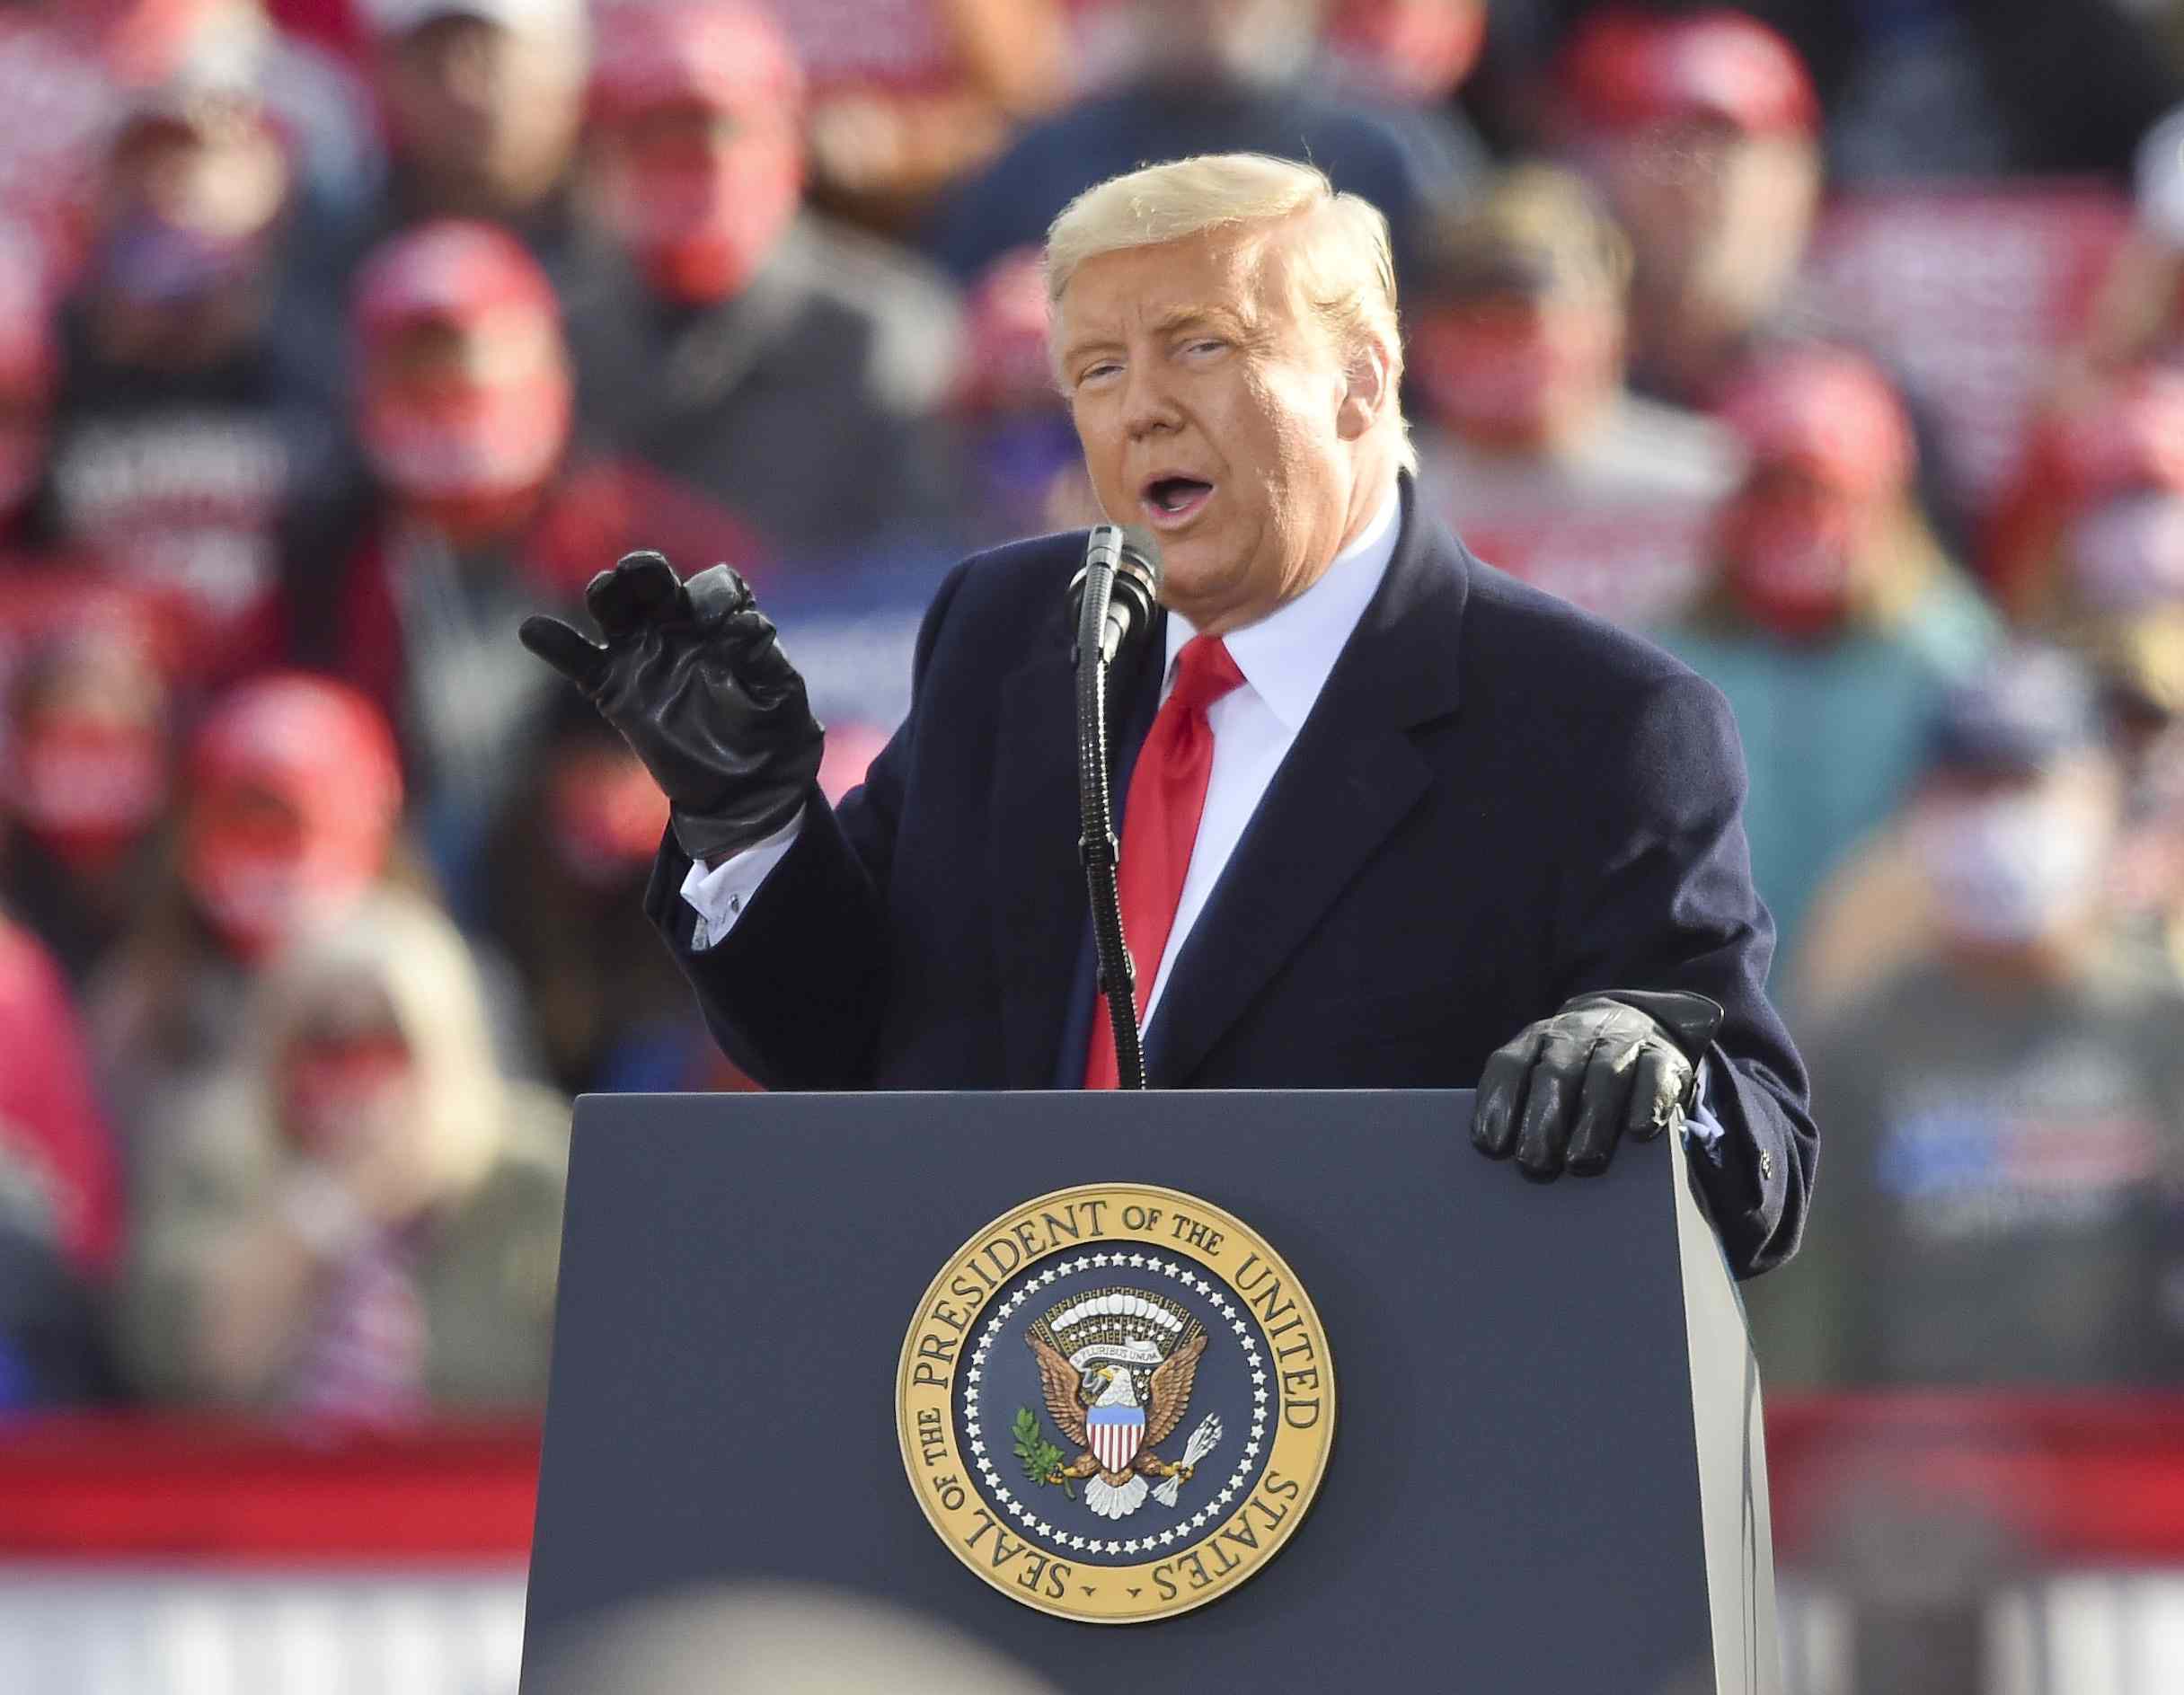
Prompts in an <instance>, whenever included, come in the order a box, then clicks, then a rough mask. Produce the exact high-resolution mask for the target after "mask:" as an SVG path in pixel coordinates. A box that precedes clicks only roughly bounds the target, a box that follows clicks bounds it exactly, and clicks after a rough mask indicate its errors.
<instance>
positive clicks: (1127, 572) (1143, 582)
mask: <svg viewBox="0 0 2184 1695" xmlns="http://www.w3.org/2000/svg"><path fill="white" fill-rule="evenodd" d="M1160 583H1161V560H1160V543H1158V542H1156V541H1154V539H1153V536H1152V535H1151V534H1150V533H1148V532H1147V531H1145V530H1140V529H1136V528H1131V529H1127V530H1126V529H1124V528H1123V527H1122V526H1121V525H1119V524H1100V525H1094V526H1093V527H1092V534H1091V536H1090V537H1089V538H1088V539H1087V540H1086V541H1085V543H1084V563H1083V565H1082V566H1080V567H1079V568H1078V569H1077V574H1076V575H1075V576H1074V578H1071V579H1070V583H1069V623H1070V627H1071V628H1072V629H1073V630H1076V631H1078V632H1079V646H1078V652H1077V658H1078V659H1079V660H1080V662H1081V661H1082V660H1083V658H1084V657H1085V652H1084V648H1083V640H1084V637H1085V635H1086V634H1087V633H1089V632H1087V631H1084V630H1083V619H1084V600H1085V596H1086V595H1087V594H1088V593H1090V594H1092V595H1094V596H1100V597H1101V599H1102V600H1103V602H1104V604H1103V605H1102V606H1101V614H1102V615H1101V622H1100V629H1099V636H1098V646H1097V648H1096V649H1094V650H1093V651H1094V652H1095V653H1096V654H1097V656H1098V658H1100V660H1101V662H1102V663H1103V664H1107V665H1112V664H1113V663H1114V662H1115V660H1116V658H1118V657H1119V655H1120V654H1121V653H1122V651H1123V649H1126V648H1127V647H1128V646H1129V645H1130V643H1131V642H1132V641H1133V640H1135V639H1136V638H1137V637H1139V636H1142V635H1143V634H1145V631H1148V630H1150V629H1151V628H1152V627H1153V609H1154V606H1155V605H1158V604H1159V600H1160Z"/></svg>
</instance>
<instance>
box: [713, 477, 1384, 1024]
mask: <svg viewBox="0 0 2184 1695" xmlns="http://www.w3.org/2000/svg"><path fill="white" fill-rule="evenodd" d="M1401 516H1402V501H1401V497H1400V496H1399V494H1398V493H1397V491H1396V490H1395V487H1394V485H1393V483H1391V484H1390V485H1389V488H1388V495H1387V499H1385V500H1384V501H1383V502H1382V504H1381V508H1380V510H1379V511H1378V512H1377V513H1376V514H1375V516H1374V517H1373V520H1372V522H1371V523H1369V524H1367V525H1366V527H1365V531H1364V533H1363V534H1360V535H1359V536H1358V537H1357V540H1356V541H1355V542H1352V543H1350V544H1349V545H1348V547H1346V548H1344V549H1343V550H1342V552H1340V553H1338V554H1336V555H1335V558H1334V561H1333V562H1332V563H1331V564H1330V565H1329V566H1328V568H1327V569H1326V571H1325V572H1324V573H1323V574H1322V576H1321V578H1320V579H1319V581H1317V582H1316V583H1314V584H1313V586H1312V587H1310V588H1307V589H1306V590H1305V591H1304V593H1303V594H1301V595H1299V596H1297V597H1296V598H1295V600H1292V601H1288V602H1287V603H1285V604H1284V605H1280V606H1278V607H1277V608H1275V610H1274V611H1273V612H1271V613H1269V614H1268V615H1267V616H1266V617H1264V618H1262V619H1260V621H1259V622H1257V623H1255V624H1251V625H1248V626H1246V627H1245V628H1244V629H1242V630H1233V631H1230V632H1229V633H1228V635H1227V637H1226V638H1225V640H1226V641H1227V644H1228V651H1229V657H1230V658H1233V659H1234V660H1235V662H1236V668H1237V669H1238V670H1239V671H1241V672H1242V673H1243V682H1242V684H1241V685H1240V686H1239V687H1237V688H1234V689H1233V690H1231V691H1230V692H1229V693H1227V694H1225V695H1224V696H1223V697H1222V698H1221V699H1220V700H1218V701H1216V702H1214V703H1213V705H1212V706H1211V707H1210V708H1209V709H1208V710H1207V714H1206V721H1207V725H1208V726H1209V727H1210V728H1211V729H1212V730H1213V736H1214V763H1213V770H1212V772H1211V773H1210V774H1209V776H1208V777H1207V784H1206V809H1205V811H1204V812H1203V813H1201V814H1200V815H1199V818H1198V840H1197V842H1196V843H1195V844H1194V845H1193V847H1192V849H1191V852H1190V870H1189V873H1188V874H1187V875H1186V876H1185V877H1184V878H1183V893H1182V897H1181V899H1180V901H1179V902H1178V903H1177V905H1176V910H1175V923H1173V924H1172V926H1170V928H1169V931H1168V950H1167V952H1166V953H1164V954H1163V955H1162V956H1161V962H1160V971H1159V974H1158V975H1157V976H1155V977H1154V979H1153V990H1152V993H1151V994H1150V995H1148V996H1147V997H1146V1000H1145V1023H1146V1024H1147V1025H1148V1026H1149V1025H1150V1024H1151V1023H1152V1021H1153V1013H1154V1009H1155V1008H1156V1007H1158V1006H1159V1004H1160V996H1161V990H1162V989H1163V987H1165V986H1166V984H1167V982H1168V970H1169V967H1170V966H1171V965H1172V963H1173V962H1174V960H1175V958H1176V956H1177V955H1178V954H1179V953H1180V952H1181V951H1182V948H1183V941H1184V939H1185V938H1186V937H1188V936H1189V934H1190V927H1191V925H1192V924H1194V923H1197V922H1198V914H1200V913H1201V912H1203V911H1204V910H1205V909H1206V901H1207V896H1210V895H1211V894H1212V893H1213V889H1214V885H1215V884H1216V882H1217V881H1219V880H1220V877H1221V872H1222V870H1223V869H1224V868H1225V867H1226V865H1227V864H1228V861H1229V855H1230V854H1232V853H1233V852H1235V848H1236V843H1238V842H1239V841H1241V840H1242V836H1243V831H1244V826H1245V825H1248V824H1250V823H1251V815H1252V814H1253V813H1254V812H1256V811H1257V810H1258V809H1259V802H1260V799H1261V798H1262V797H1263V796H1264V795H1265V794H1266V792H1267V785H1268V784H1269V783H1270V782H1271V781H1273V780H1274V773H1275V772H1276V771H1277V770H1278V769H1279V768H1280V765H1281V763H1282V760H1283V758H1284V757H1285V756H1286V755H1287V754H1288V752H1289V747H1290V745H1291V744H1292V743H1293V742H1295V740H1296V733H1297V731H1298V730H1300V729H1302V728H1304V719H1305V718H1306V717H1307V716H1308V715H1309V714H1310V713H1311V711H1312V708H1313V702H1316V701H1317V700H1318V699H1319V698H1320V691H1321V689H1322V688H1323V687H1325V686H1326V684H1327V675H1328V673H1329V672H1331V671H1332V670H1333V669H1334V668H1335V660H1336V659H1337V658H1340V655H1341V652H1342V648H1343V644H1344V643H1346V642H1347V641H1348V640H1349V638H1350V631H1353V630H1355V629H1356V628H1357V621H1358V619H1360V618H1361V617H1363V616H1364V615H1365V609H1366V604H1367V603H1368V602H1370V601H1371V600H1372V598H1373V594H1374V591H1375V590H1376V589H1377V588H1378V587H1380V579H1381V578H1383V577H1384V576H1385V575H1386V574H1387V569H1388V561H1390V560H1392V559H1393V558H1394V557H1395V543H1396V538H1397V536H1398V534H1399V533H1400V528H1401V525H1400V522H1399V521H1400V519H1401ZM1197 633H1198V632H1197V631H1195V630H1193V629H1192V628H1191V626H1190V624H1189V621H1188V620H1186V619H1184V618H1182V617H1180V616H1179V615H1178V614H1175V613H1174V612H1171V613H1169V614H1168V654H1167V667H1166V670H1165V672H1164V673H1163V675H1162V678H1161V699H1162V700H1163V701H1165V700H1166V699H1167V698H1168V691H1169V690H1170V689H1172V688H1173V687H1174V686H1175V662H1176V656H1177V655H1178V654H1180V652H1181V651H1182V650H1183V644H1184V643H1185V642H1186V641H1188V640H1190V638H1191V637H1192V636H1194V635H1196V634H1197ZM1067 755H1068V750H1067V749H1060V750H1057V757H1066V756H1067ZM802 822H803V818H802V815H801V814H799V815H798V817H796V818H794V819H792V820H791V822H790V823H788V824H787V825H783V828H782V829H781V830H779V831H778V832H776V833H775V834H774V835H772V836H770V837H768V838H767V839H766V840H765V841H764V842H762V843H759V844H758V845H757V846H756V847H754V848H747V849H745V850H744V851H743V852H740V853H738V854H735V855H733V856H732V857H730V858H729V859H726V860H723V861H721V863H720V864H719V865H717V866H715V867H714V868H713V869H712V870H706V869H705V868H704V867H703V865H693V866H692V867H691V868H690V871H689V874H688V875H687V876H686V877H685V878H683V891H682V892H683V898H684V899H685V900H686V901H688V902H689V903H690V905H692V906H694V907H695V908H696V909H697V914H698V921H697V926H696V931H695V933H694V936H693V937H692V939H691V946H692V947H693V948H694V949H697V950H699V951H700V952H703V950H704V949H707V948H710V947H712V945H713V944H714V943H715V942H717V941H719V940H720V939H721V937H723V936H725V935H726V934H728V932H729V930H730V929H731V928H733V927H734V925H735V923H736V921H737V919H738V918H739V917H741V916H742V914H743V910H744V908H745V907H746V906H747V905H749V904H750V901H751V896H754V895H756V893H757V892H758V886H759V885H760V884H761V883H762V882H764V881H765V877H766V873H767V872H769V871H771V870H773V869H774V866H776V865H778V864H779V863H780V862H781V861H782V858H783V855H785V854H786V853H787V852H788V851H789V849H790V848H791V846H792V845H793V844H794V843H795V841H796V833H797V829H798V826H799V825H801V823H802Z"/></svg>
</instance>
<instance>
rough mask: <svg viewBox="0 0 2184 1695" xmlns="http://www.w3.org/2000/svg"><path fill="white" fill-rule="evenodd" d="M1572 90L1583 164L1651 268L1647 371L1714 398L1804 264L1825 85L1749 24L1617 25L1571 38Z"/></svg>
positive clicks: (1625, 21)
mask: <svg viewBox="0 0 2184 1695" xmlns="http://www.w3.org/2000/svg"><path fill="white" fill-rule="evenodd" d="M1559 88H1560V93H1561V97H1562V101H1563V104H1564V111H1563V122H1564V126H1565V128H1566V131H1567V142H1566V146H1567V147H1568V149H1569V154H1570V156H1571V157H1572V158H1573V159H1574V160H1575V161H1576V162H1577V163H1578V164H1579V166H1580V167H1581V168H1582V169H1583V170H1585V172H1587V174H1588V175H1590V176H1591V177H1593V179H1594V180H1595V181H1597V182H1598V183H1599V184H1600V186H1601V188H1602V190H1603V192H1605V195H1606V196H1607V199H1608V204H1609V206H1610V207H1611V209H1612V210H1613V211H1614V215H1615V217H1616V219H1617V221H1618V222H1619V223H1621V225H1623V228H1624V229H1625V230H1626V231H1628V232H1629V233H1630V236H1631V243H1632V244H1633V247H1634V250H1635V252H1636V259H1637V263H1636V269H1635V271H1634V274H1633V284H1634V295H1633V317H1634V323H1635V331H1634V334H1635V339H1636V348H1635V355H1636V358H1637V360H1638V362H1639V363H1640V365H1641V366H1645V367H1647V368H1648V369H1649V371H1651V372H1655V373H1657V374H1658V376H1659V377H1660V378H1661V379H1662V380H1664V381H1666V382H1667V383H1668V384H1670V385H1672V386H1681V387H1684V388H1688V389H1693V390H1696V389H1700V388H1702V387H1703V386H1704V385H1705V384H1706V383H1707V382H1708V381H1709V380H1710V379H1711V375H1712V367H1713V366H1715V365H1717V364H1718V363H1719V362H1720V359H1721V358H1722V357H1723V354H1724V352H1725V350H1726V349H1732V348H1734V347H1735V346H1736V345H1737V343H1738V342H1740V341H1742V340H1744V339H1745V338H1746V336H1748V335H1749V334H1750V333H1751V332H1752V331H1754V330H1755V329H1756V328H1757V327H1759V326H1760V325H1761V324H1762V323H1764V322H1765V320H1766V319H1767V318H1768V317H1770V316H1771V315H1772V314H1773V313H1774V311H1775V310H1776V309H1777V307H1778V306H1780V305H1781V304H1782V299H1783V297H1784V296H1785V295H1786V294H1787V293H1788V291H1789V287H1790V285H1791V281H1792V279H1793V278H1794V277H1795V276H1796V273H1797V269H1798V265H1799V260H1801V259H1802V258H1803V257H1804V252H1805V244H1806V241H1807V239H1808V236H1809V235H1810V234H1811V229H1812V221H1813V216H1814V214H1815V212H1816V210H1817V207H1818V203H1819V190H1820V147H1819V139H1818V127H1819V105H1818V102H1817V98H1816V96H1815V94H1814V92H1813V87H1812V83H1811V79H1810V78H1809V77H1808V75H1807V74H1806V70H1805V66H1804V65H1803V63H1802V62H1801V61H1800V60H1799V57H1798V56H1797V53H1796V51H1795V50H1794V49H1792V48H1791V46H1790V44H1789V43H1788V42H1787V41H1785V40H1782V37H1781V36H1779V35H1777V34H1776V33H1775V32H1774V31H1772V30H1770V29H1768V28H1767V27H1766V26H1765V25H1764V24H1762V23H1760V22H1757V21H1756V20H1755V19H1752V18H1748V17H1746V16H1745V15H1744V14H1743V13H1739V12H1732V11H1729V10H1726V9H1715V10H1709V11H1703V12H1698V13H1690V14H1687V15H1684V16H1674V17H1663V16H1656V15H1653V14H1650V13H1640V12H1633V11H1622V10H1609V11H1605V12H1600V13H1594V14H1593V15H1592V16H1591V17H1589V18H1588V19H1587V21H1586V22H1585V23H1584V24H1583V25H1582V26H1580V28H1579V29H1578V31H1577V33H1576V34H1575V35H1574V36H1573V37H1572V38H1571V40H1570V43H1569V48H1568V49H1567V51H1566V52H1565V54H1564V57H1563V59H1562V62H1561V75H1560V79H1559Z"/></svg>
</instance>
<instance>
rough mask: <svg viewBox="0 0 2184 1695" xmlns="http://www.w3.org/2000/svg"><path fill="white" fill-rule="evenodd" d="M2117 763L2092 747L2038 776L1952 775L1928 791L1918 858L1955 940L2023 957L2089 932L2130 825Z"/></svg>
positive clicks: (1920, 804)
mask: <svg viewBox="0 0 2184 1695" xmlns="http://www.w3.org/2000/svg"><path fill="white" fill-rule="evenodd" d="M2121 790H2122V785H2121V782H2120V780H2119V777H2118V772H2117V769H2116V765H2115V763H2114V761H2113V760H2112V759H2111V758H2110V757H2109V755H2107V754H2106V753H2104V752H2101V751H2099V750H2086V751H2082V752H2080V753H2077V754H2074V755H2067V756H2065V757H2062V758H2059V759H2056V760H2055V761H2054V762H2052V763H2051V764H2048V765H2047V766H2045V767H2043V768H2040V769H2038V770H2017V769H2010V768H2003V769H1999V770H1987V769H1984V768H1979V769H1972V770H1967V771H1943V772H1940V773H1937V774H1935V775H1933V776H1932V777H1930V778H1929V779H1928V781H1927V782H1926V783H1925V785H1924V787H1923V790H1921V793H1920V796H1919V799H1918V800H1917V802H1916V804H1915V806H1914V810H1913V814H1912V819H1911V841H1912V846H1913V851H1914V854H1915V855H1916V857H1917V860H1918V861H1919V864H1920V867H1921V869H1922V870H1923V872H1924V874H1925V878H1926V881H1927V885H1928V887H1929V889H1930V891H1931V892H1932V896H1933V902H1934V911H1935V914H1936V916H1937V918H1938V919H1939V921H1940V924H1941V931H1942V933H1943V935H1944V937H1945V938H1946V939H1947V940H1948V941H1949V943H1950V945H1951V946H1952V947H1953V948H1954V949H1956V950H1958V951H1959V953H1962V954H1968V955H1970V956H1973V957H1975V958H1976V957H1977V956H1979V955H1981V954H1985V953H2000V954H2012V955H2013V954H2017V953H2020V952H2023V951H2025V950H2028V949H2044V948H2047V947H2051V946H2053V945H2055V944H2056V943H2060V942H2065V941H2068V940H2073V939H2074V938H2076V937H2078V936H2080V935H2082V934H2083V933H2085V932H2087V931H2088V930H2089V929H2090V928H2091V921H2092V920H2093V919H2094V918H2095V916H2096V915H2097V914H2098V913H2099V910H2100V904H2101V899H2102V896H2103V894H2104V891H2105V889H2106V887H2107V883H2108V879H2109V869H2110V866H2111V863H2112V860H2113V855H2114V852H2115V849H2116V844H2117V839H2118V826H2119V825H2120V822H2121V804H2122V801H2121Z"/></svg>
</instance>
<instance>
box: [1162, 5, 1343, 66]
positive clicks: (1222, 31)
mask: <svg viewBox="0 0 2184 1695" xmlns="http://www.w3.org/2000/svg"><path fill="white" fill-rule="evenodd" d="M1324 9H1325V8H1324V5H1323V4H1322V0H1139V4H1138V15H1137V24H1138V32H1139V39H1140V50H1141V53H1142V55H1143V60H1144V63H1145V66H1146V68H1147V69H1148V71H1150V72H1151V73H1152V74H1153V75H1155V76H1156V77H1159V78H1161V79H1163V80H1182V81H1194V80H1208V81H1215V82H1236V83H1244V84H1262V83H1278V82H1280V81H1282V80H1284V79H1285V78H1287V77H1288V76H1290V75H1294V74H1295V72H1296V71H1298V70H1299V69H1300V68H1302V66H1304V63H1305V62H1306V61H1307V60H1308V59H1309V58H1310V57H1311V54H1312V49H1313V43H1314V38H1315V36H1316V34H1317V31H1318V30H1319V27H1320V22H1321V17H1322V12H1323V11H1324Z"/></svg>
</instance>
